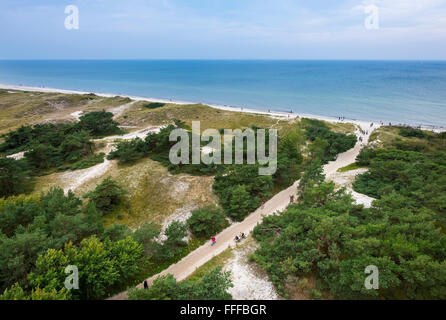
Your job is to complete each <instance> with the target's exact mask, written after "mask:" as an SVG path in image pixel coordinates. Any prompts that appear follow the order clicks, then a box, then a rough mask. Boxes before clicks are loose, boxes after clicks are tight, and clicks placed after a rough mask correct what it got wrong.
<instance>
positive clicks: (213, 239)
mask: <svg viewBox="0 0 446 320" xmlns="http://www.w3.org/2000/svg"><path fill="white" fill-rule="evenodd" d="M216 242H217V241H215V237H212V244H211V246H213V245H214V244H215V243H216Z"/></svg>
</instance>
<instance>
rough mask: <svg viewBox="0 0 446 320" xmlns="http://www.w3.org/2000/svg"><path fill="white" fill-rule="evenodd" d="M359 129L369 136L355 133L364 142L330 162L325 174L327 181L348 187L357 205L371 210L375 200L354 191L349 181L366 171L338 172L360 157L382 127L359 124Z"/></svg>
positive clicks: (358, 143)
mask: <svg viewBox="0 0 446 320" xmlns="http://www.w3.org/2000/svg"><path fill="white" fill-rule="evenodd" d="M358 127H359V128H361V129H362V130H363V131H364V132H366V133H367V134H362V133H361V132H360V130H357V131H356V132H355V134H356V136H357V137H358V138H359V137H362V139H363V141H362V142H361V141H359V140H358V142H357V143H356V145H355V146H354V147H353V148H352V149H350V150H348V151H346V152H344V153H341V154H339V155H338V157H337V159H336V160H335V161H332V162H329V163H328V164H327V165H325V166H324V174H325V179H326V180H328V181H334V182H335V183H336V184H340V185H342V186H346V187H347V192H349V193H350V194H351V195H352V197H353V199H355V201H356V203H358V204H363V205H364V206H365V207H367V208H370V206H371V205H372V202H373V200H375V199H373V198H371V197H368V196H366V195H365V194H361V193H358V192H356V191H354V190H353V189H352V188H351V181H348V179H346V178H348V177H349V176H352V175H353V176H354V175H356V174H359V173H363V172H364V169H359V170H354V171H349V172H344V173H341V172H337V171H338V169H340V168H343V167H345V166H348V165H349V164H351V163H353V162H355V161H356V157H357V156H358V154H359V152H360V151H361V148H362V147H363V146H364V145H366V144H367V143H368V141H369V138H370V135H371V134H372V132H373V130H375V129H377V128H379V127H380V125H379V124H374V125H373V126H372V127H370V122H369V123H361V124H358Z"/></svg>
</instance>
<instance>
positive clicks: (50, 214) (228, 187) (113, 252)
mask: <svg viewBox="0 0 446 320" xmlns="http://www.w3.org/2000/svg"><path fill="white" fill-rule="evenodd" d="M84 117H85V118H84ZM84 117H81V121H80V122H79V123H78V124H75V125H66V124H58V125H36V126H33V127H22V128H20V129H18V130H16V131H13V132H11V133H9V134H7V135H6V136H5V137H4V142H3V143H2V145H1V150H2V152H3V153H4V154H12V153H14V152H19V151H26V152H25V157H24V159H22V160H14V159H10V158H1V161H2V162H3V163H2V167H0V168H1V170H2V171H1V172H2V175H1V177H0V179H2V188H3V189H2V196H3V198H0V226H1V236H0V292H3V294H1V295H0V299H33V300H37V299H75V300H76V299H103V298H106V297H108V296H110V295H112V294H114V293H117V292H120V291H122V290H125V289H126V288H128V287H131V286H133V285H135V284H137V283H139V282H141V280H142V279H145V278H147V276H149V275H152V274H156V273H157V272H159V271H161V270H163V269H164V268H166V267H167V266H169V265H170V264H172V263H174V262H176V261H178V260H179V259H181V257H183V256H184V255H185V254H187V253H188V252H190V251H191V250H193V249H194V248H196V247H197V246H198V245H200V244H202V243H204V242H205V241H207V240H208V239H209V237H211V236H213V235H215V234H216V233H218V232H219V231H221V230H222V229H223V228H225V227H226V226H228V220H227V217H229V218H231V219H232V220H235V221H241V220H243V218H244V217H245V216H246V215H247V214H248V213H249V212H251V211H253V210H255V209H256V208H257V207H258V206H259V205H260V203H261V201H266V200H267V199H269V198H270V197H271V196H272V195H273V194H274V192H277V191H278V190H280V189H282V188H284V187H287V186H289V185H290V184H292V183H293V182H294V181H295V180H296V179H298V178H299V177H300V174H301V171H302V170H303V168H305V167H307V166H309V165H310V164H311V163H313V162H315V161H316V160H315V159H316V158H317V161H320V162H323V161H328V159H331V158H333V157H334V156H335V155H334V154H335V152H343V151H346V150H348V149H350V148H351V147H352V146H353V145H354V143H355V141H356V138H355V137H354V136H347V135H344V134H332V133H331V131H330V130H329V129H328V128H327V127H326V126H324V125H323V124H322V123H320V122H308V123H305V126H304V127H302V128H300V127H297V126H296V131H293V132H287V134H286V135H282V136H281V137H280V139H279V147H278V149H279V150H278V170H277V172H276V174H275V175H273V176H259V175H258V170H257V169H258V166H259V164H255V165H227V166H226V165H219V166H214V165H210V166H208V165H205V164H203V163H202V164H199V165H195V167H192V165H191V166H189V167H188V166H187V165H180V166H172V165H171V164H170V162H167V160H166V159H168V151H169V149H170V147H171V145H172V142H169V141H168V137H169V133H170V130H173V128H176V127H178V126H184V124H182V123H181V122H178V121H177V122H176V124H175V125H171V126H168V127H166V128H164V129H162V130H161V132H160V133H157V134H155V133H154V134H149V135H148V136H147V138H146V139H145V140H142V139H134V140H130V141H123V142H118V144H117V148H116V151H115V152H112V153H111V154H110V158H111V159H118V160H119V162H121V163H124V164H128V163H130V164H131V163H132V161H135V160H136V159H138V158H141V157H150V158H152V159H154V160H156V161H159V162H160V163H162V164H163V165H165V166H166V167H168V169H169V170H170V171H171V172H172V173H179V172H185V173H189V174H197V175H210V174H212V175H215V183H214V186H213V190H214V192H215V194H217V196H218V197H219V206H208V207H203V208H199V209H196V210H193V211H192V215H191V217H190V218H189V220H188V221H187V222H186V223H181V222H178V221H174V222H173V223H171V224H170V225H169V227H168V228H167V229H166V230H164V232H163V234H161V228H160V226H158V225H156V224H154V223H146V224H144V225H142V226H140V227H139V228H137V229H135V230H131V229H130V228H128V227H127V226H125V225H122V224H112V225H107V226H105V225H104V223H103V217H104V216H107V215H109V214H110V213H113V212H128V211H129V205H128V204H129V199H128V195H127V193H128V192H127V191H126V190H125V188H124V187H123V186H121V185H120V184H119V183H118V182H117V181H114V180H112V179H110V178H107V179H104V180H102V182H101V183H99V184H98V185H97V186H96V188H95V189H94V190H92V191H89V192H87V193H85V194H84V195H83V196H82V197H81V198H79V197H76V196H75V195H74V194H73V193H71V192H68V193H67V194H64V192H63V190H62V189H60V188H53V189H51V190H50V191H48V192H46V193H41V194H40V195H28V194H27V193H28V192H29V191H27V189H26V188H25V186H26V184H27V183H28V179H32V176H33V175H35V174H42V171H41V170H45V169H47V168H53V167H57V166H58V165H59V166H60V165H62V164H66V163H67V162H68V163H71V162H73V163H76V161H79V159H81V158H83V157H84V156H85V154H84V153H82V152H81V151H80V150H84V149H85V148H86V146H88V147H92V145H91V144H89V143H90V139H91V138H93V137H99V136H104V135H108V134H114V133H116V132H117V130H119V128H117V126H116V123H114V122H113V120H111V117H110V116H109V115H108V114H106V113H103V112H100V113H93V115H89V114H87V115H86V116H84ZM92 117H93V119H94V118H96V117H99V118H100V119H102V120H104V121H103V125H102V126H101V127H102V128H103V129H101V130H97V127H96V130H94V131H93V130H90V129H89V124H88V123H90V124H91V121H92ZM94 121H97V122H100V123H102V122H101V120H99V119H96V120H94ZM314 127H317V130H319V131H320V132H322V135H323V136H324V138H323V139H322V138H318V137H316V138H315V137H314V134H312V133H311V132H313V131H314V130H316V129H314ZM313 129H314V130H313ZM312 130H313V131H312ZM302 133H305V134H306V135H305V136H304V137H303V136H302ZM76 135H84V140H83V141H84V142H85V145H84V144H81V146H80V147H79V148H78V149H76V148H72V149H64V148H66V147H65V146H66V145H67V144H68V141H65V140H66V139H68V138H67V137H70V139H69V140H70V141H71V139H74V138H73V137H72V136H76ZM305 140H307V141H309V142H310V144H309V146H310V147H309V155H310V156H309V157H308V159H307V157H304V156H302V152H301V151H302V149H303V148H304V144H305ZM333 144H336V147H335V148H334V147H333V146H332V145H333ZM75 145H79V144H75ZM38 146H40V147H41V148H47V149H51V150H52V151H51V152H48V153H47V152H43V154H45V155H46V156H47V157H48V159H49V162H48V167H46V168H45V169H44V168H41V167H39V166H35V164H33V162H32V160H31V159H32V157H31V156H29V153H30V152H32V150H34V149H36V148H37V147H38ZM245 147H246V145H245ZM87 149H88V148H87ZM62 150H72V153H68V154H71V156H69V157H68V158H62V159H60V158H59V157H60V156H61V155H63V156H67V153H66V152H65V151H62ZM333 150H334V151H333ZM245 151H246V149H245ZM70 161H71V162H70ZM39 164H40V162H39ZM11 168H13V169H14V170H11ZM25 169H26V170H25ZM8 181H9V182H8ZM3 182H5V183H3ZM6 182H8V183H6ZM128 213H129V214H131V212H128ZM188 230H190V231H191V233H192V239H191V240H189V241H185V240H184V239H185V237H186V236H187V233H188ZM161 236H163V239H164V240H162V241H161V240H160V239H161ZM67 265H76V266H78V268H79V279H80V284H79V289H77V290H74V289H73V290H70V291H68V290H66V289H65V287H64V279H65V278H66V276H67V274H66V273H65V267H66V266H67ZM231 286H232V283H231V281H230V278H229V275H228V274H227V273H226V272H223V271H222V270H221V269H215V270H213V271H212V272H210V273H209V274H207V275H205V276H204V277H203V278H200V279H190V280H187V281H182V282H176V281H175V279H173V278H172V277H171V276H167V277H163V278H159V279H158V280H156V281H155V282H154V284H153V286H151V289H150V290H145V291H140V290H136V289H134V290H131V291H130V293H129V297H130V298H131V299H230V298H231V296H230V294H228V293H227V289H228V288H230V287H231Z"/></svg>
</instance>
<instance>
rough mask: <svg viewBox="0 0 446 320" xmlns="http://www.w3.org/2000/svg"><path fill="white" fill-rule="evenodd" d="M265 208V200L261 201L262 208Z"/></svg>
mask: <svg viewBox="0 0 446 320" xmlns="http://www.w3.org/2000/svg"><path fill="white" fill-rule="evenodd" d="M263 208H265V202H264V201H262V209H263Z"/></svg>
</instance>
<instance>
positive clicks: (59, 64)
mask: <svg viewBox="0 0 446 320" xmlns="http://www.w3.org/2000/svg"><path fill="white" fill-rule="evenodd" d="M0 83H1V84H9V85H23V86H37V87H39V86H40V87H41V86H44V87H51V88H58V89H67V90H79V91H87V92H97V93H111V94H116V95H130V96H139V97H147V98H159V99H172V100H179V101H189V102H192V103H198V102H200V103H207V104H217V105H223V106H234V107H246V108H253V109H260V110H271V111H283V112H291V111H292V112H294V113H298V114H309V115H318V116H329V117H345V118H346V119H354V120H367V121H383V122H385V123H388V122H391V123H392V124H409V125H415V126H417V125H424V126H436V127H446V61H313V60H309V61H303V60H33V61H28V60H3V61H0Z"/></svg>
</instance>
